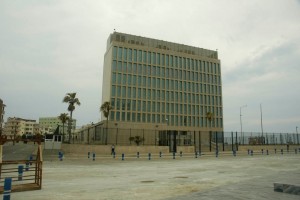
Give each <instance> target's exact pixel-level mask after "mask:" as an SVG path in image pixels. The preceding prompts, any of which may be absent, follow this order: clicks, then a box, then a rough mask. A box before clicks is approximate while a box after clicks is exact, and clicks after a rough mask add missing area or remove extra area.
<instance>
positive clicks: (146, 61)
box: [102, 32, 223, 148]
mask: <svg viewBox="0 0 300 200" xmlns="http://www.w3.org/2000/svg"><path fill="white" fill-rule="evenodd" d="M102 87H103V88H102V103H103V102H105V101H109V102H110V103H111V105H112V110H111V111H110V116H109V120H108V124H107V126H108V127H107V128H110V129H113V128H118V129H117V132H116V134H117V135H122V133H121V131H122V130H123V132H124V131H125V132H126V133H127V134H128V135H129V133H128V132H129V131H128V130H129V129H130V136H132V130H134V129H139V130H141V131H139V133H138V134H141V132H143V134H144V133H145V132H147V133H149V132H151V131H152V135H153V137H155V138H154V140H155V142H156V141H157V143H158V144H159V145H170V146H172V147H170V148H173V147H174V148H175V147H176V145H185V144H187V145H188V144H191V143H196V141H197V142H198V140H199V142H198V143H201V141H200V140H201V138H200V139H197V138H196V136H195V135H198V133H199V137H200V132H201V133H202V136H201V137H202V139H208V137H211V133H212V132H219V133H221V134H222V132H223V105H222V82H221V62H220V60H219V59H218V52H217V51H213V50H207V49H202V48H197V47H193V46H188V45H183V44H177V43H172V42H166V41H162V40H156V39H151V38H146V37H141V36H135V35H129V34H124V33H118V32H114V33H112V34H111V35H110V36H109V38H108V40H107V48H106V53H105V56H104V67H103V85H102ZM102 119H103V120H105V117H104V116H103V113H102ZM105 126H106V122H105V121H103V127H105ZM104 131H105V130H104ZM196 132H197V134H195V133H196ZM149 134H150V133H149ZM149 134H148V135H149ZM116 137H117V136H116ZM217 137H220V136H217ZM107 138H108V140H109V135H108V136H106V139H105V140H107ZM125 140H127V141H128V138H126V137H125V138H124V141H125ZM147 140H152V139H151V138H148V139H147Z"/></svg>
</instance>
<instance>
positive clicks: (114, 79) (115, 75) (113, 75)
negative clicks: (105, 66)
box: [111, 73, 117, 84]
mask: <svg viewBox="0 0 300 200" xmlns="http://www.w3.org/2000/svg"><path fill="white" fill-rule="evenodd" d="M111 79H112V80H111V81H112V83H113V84H115V83H116V82H117V74H116V73H113V74H112V78H111Z"/></svg>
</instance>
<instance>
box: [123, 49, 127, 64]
mask: <svg viewBox="0 0 300 200" xmlns="http://www.w3.org/2000/svg"><path fill="white" fill-rule="evenodd" d="M123 59H124V60H125V61H127V49H126V48H124V51H123Z"/></svg>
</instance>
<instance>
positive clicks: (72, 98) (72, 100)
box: [63, 92, 80, 144]
mask: <svg viewBox="0 0 300 200" xmlns="http://www.w3.org/2000/svg"><path fill="white" fill-rule="evenodd" d="M63 103H68V104H69V106H68V111H70V118H69V123H68V133H69V144H71V123H72V114H73V111H74V110H75V105H76V104H77V105H78V106H80V101H79V99H78V98H76V92H74V93H67V94H66V96H65V97H64V99H63Z"/></svg>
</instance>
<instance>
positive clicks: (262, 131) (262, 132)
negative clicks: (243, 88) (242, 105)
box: [260, 104, 264, 137]
mask: <svg viewBox="0 0 300 200" xmlns="http://www.w3.org/2000/svg"><path fill="white" fill-rule="evenodd" d="M260 126H261V136H262V137H264V129H263V123H262V108H261V104H260Z"/></svg>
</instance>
